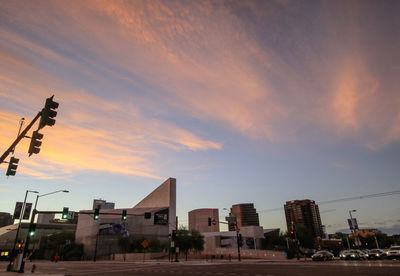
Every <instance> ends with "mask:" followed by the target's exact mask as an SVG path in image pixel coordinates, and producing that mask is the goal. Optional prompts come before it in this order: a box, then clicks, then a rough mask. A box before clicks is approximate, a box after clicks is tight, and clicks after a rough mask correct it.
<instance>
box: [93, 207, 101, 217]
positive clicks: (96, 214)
mask: <svg viewBox="0 0 400 276" xmlns="http://www.w3.org/2000/svg"><path fill="white" fill-rule="evenodd" d="M99 217H100V209H99V208H96V209H94V216H93V219H94V220H98V219H99Z"/></svg>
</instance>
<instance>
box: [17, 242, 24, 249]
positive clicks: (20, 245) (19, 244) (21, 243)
mask: <svg viewBox="0 0 400 276" xmlns="http://www.w3.org/2000/svg"><path fill="white" fill-rule="evenodd" d="M17 246H18V248H22V247H24V241H23V240H20V241H18V245H17Z"/></svg>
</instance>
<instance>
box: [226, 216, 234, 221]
mask: <svg viewBox="0 0 400 276" xmlns="http://www.w3.org/2000/svg"><path fill="white" fill-rule="evenodd" d="M225 220H226V221H236V217H225Z"/></svg>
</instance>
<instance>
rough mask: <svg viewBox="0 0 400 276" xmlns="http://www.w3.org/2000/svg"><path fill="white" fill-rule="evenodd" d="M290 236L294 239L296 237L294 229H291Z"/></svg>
mask: <svg viewBox="0 0 400 276" xmlns="http://www.w3.org/2000/svg"><path fill="white" fill-rule="evenodd" d="M290 238H292V239H294V238H295V235H294V231H293V230H292V231H290Z"/></svg>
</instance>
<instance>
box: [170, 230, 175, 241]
mask: <svg viewBox="0 0 400 276" xmlns="http://www.w3.org/2000/svg"><path fill="white" fill-rule="evenodd" d="M171 236H172V239H173V240H175V239H176V230H172V235H171Z"/></svg>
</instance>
